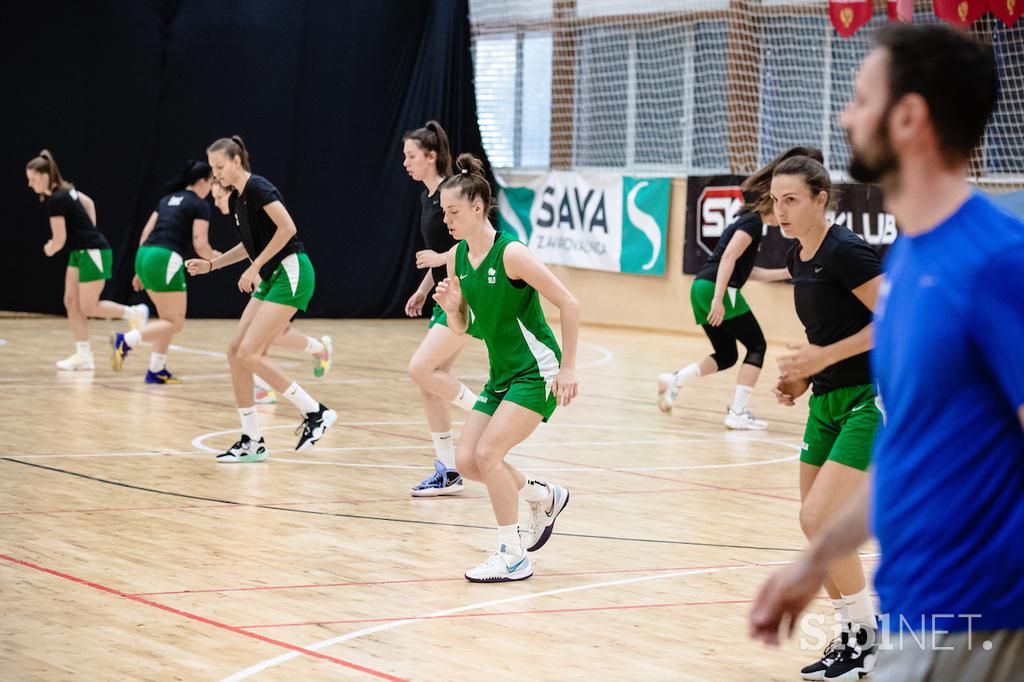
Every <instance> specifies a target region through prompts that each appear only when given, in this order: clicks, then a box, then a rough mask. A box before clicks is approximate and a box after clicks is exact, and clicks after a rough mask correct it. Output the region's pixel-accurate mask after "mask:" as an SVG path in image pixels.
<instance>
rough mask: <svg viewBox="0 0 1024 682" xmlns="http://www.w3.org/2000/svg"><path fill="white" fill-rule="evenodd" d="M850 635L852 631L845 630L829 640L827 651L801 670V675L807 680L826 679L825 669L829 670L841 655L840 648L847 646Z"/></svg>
mask: <svg viewBox="0 0 1024 682" xmlns="http://www.w3.org/2000/svg"><path fill="white" fill-rule="evenodd" d="M849 637H850V633H849V632H847V631H845V630H844V631H843V632H842V633H841V634H840V635H839V637H836V638H835V639H833V640H832V641H831V642H829V643H828V646H827V647H825V651H823V652H822V653H821V658H819V659H818V660H817V661H815V662H814V663H811V664H810V665H809V666H806V667H805V668H804V669H803V670H801V671H800V677H801V678H803V679H805V680H823V679H825V671H827V670H828V669H829V668H830V667H831V666H832V664H833V663H834V662H835V660H836V658H837V657H838V656H839V650H840V649H842V648H843V647H845V646H846V642H847V640H848V639H849Z"/></svg>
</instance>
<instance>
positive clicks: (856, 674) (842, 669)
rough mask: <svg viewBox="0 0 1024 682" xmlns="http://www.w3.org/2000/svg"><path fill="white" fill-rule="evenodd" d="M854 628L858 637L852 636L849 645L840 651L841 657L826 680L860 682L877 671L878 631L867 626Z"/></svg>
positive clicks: (827, 671) (829, 668)
mask: <svg viewBox="0 0 1024 682" xmlns="http://www.w3.org/2000/svg"><path fill="white" fill-rule="evenodd" d="M854 627H855V628H856V633H857V636H856V637H853V636H851V637H850V641H849V642H848V643H847V645H846V646H844V647H843V648H842V649H840V650H839V655H838V656H836V659H835V660H834V661H832V665H830V666H829V667H828V670H826V671H825V679H826V680H859V679H860V678H862V677H864V676H865V675H867V674H868V673H870V672H871V671H872V670H874V669H875V660H876V659H877V658H878V643H877V642H878V631H877V630H876V629H875V628H873V627H868V626H865V625H855V626H854ZM852 634H853V633H851V635H852Z"/></svg>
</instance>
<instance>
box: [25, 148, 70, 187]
mask: <svg viewBox="0 0 1024 682" xmlns="http://www.w3.org/2000/svg"><path fill="white" fill-rule="evenodd" d="M25 169H26V170H30V171H35V172H36V173H45V174H46V175H48V176H50V189H51V190H53V189H55V188H57V187H59V188H61V189H74V187H75V186H74V185H72V184H71V183H70V182H68V181H67V180H65V179H64V178H63V177H62V176H61V174H60V168H58V167H57V160H56V159H54V158H53V154H52V153H51V152H50V150H49V149H44V150H42V151H41V152H39V155H38V156H36V157H34V158H33V159H32V160H31V161H29V162H28V163H27V164H25Z"/></svg>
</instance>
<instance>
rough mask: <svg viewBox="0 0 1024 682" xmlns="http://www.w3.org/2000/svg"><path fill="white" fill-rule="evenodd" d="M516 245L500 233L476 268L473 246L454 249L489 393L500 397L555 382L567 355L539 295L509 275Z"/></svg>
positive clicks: (462, 245)
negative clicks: (521, 383) (520, 384)
mask: <svg viewBox="0 0 1024 682" xmlns="http://www.w3.org/2000/svg"><path fill="white" fill-rule="evenodd" d="M515 241H516V239H515V238H514V237H512V236H510V235H508V234H506V233H504V232H498V233H497V236H496V238H495V240H494V246H492V247H491V250H490V251H488V252H487V255H486V256H485V257H484V259H483V261H481V263H480V264H479V265H478V266H477V267H476V268H474V267H473V266H472V265H471V264H470V262H469V246H468V245H467V244H466V242H464V241H463V242H459V245H458V246H457V247H456V249H455V274H456V275H458V277H459V284H460V285H461V286H462V296H463V298H464V299H465V300H466V304H467V306H468V308H469V311H468V313H467V314H468V316H469V320H470V323H471V324H473V325H475V328H474V331H475V332H477V333H478V334H479V335H480V337H481V338H482V339H483V341H484V343H485V344H486V345H487V354H488V355H489V357H490V364H491V367H490V382H489V384H490V387H491V389H492V390H494V391H496V392H498V393H501V392H503V391H505V390H507V389H508V387H509V385H511V384H512V382H514V381H517V380H537V379H540V380H543V381H544V382H545V383H547V382H550V381H552V380H553V379H554V378H555V376H557V375H558V370H559V364H560V363H561V361H562V351H561V349H560V348H559V347H558V342H557V341H556V340H555V335H554V334H552V333H551V327H549V326H548V323H547V321H546V320H545V319H544V311H543V310H542V309H541V307H540V297H539V295H538V294H537V290H536V289H534V288H533V287H531V286H530V285H529V284H527V283H526V282H524V281H522V280H515V281H513V280H510V279H509V278H508V276H507V275H506V274H505V249H506V248H507V247H508V245H509V244H511V243H513V242H515Z"/></svg>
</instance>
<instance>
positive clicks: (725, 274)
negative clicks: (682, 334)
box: [708, 230, 754, 327]
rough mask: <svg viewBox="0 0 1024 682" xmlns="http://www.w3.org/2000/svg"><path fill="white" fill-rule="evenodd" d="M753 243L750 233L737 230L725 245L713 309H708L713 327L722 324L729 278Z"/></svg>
mask: <svg viewBox="0 0 1024 682" xmlns="http://www.w3.org/2000/svg"><path fill="white" fill-rule="evenodd" d="M753 243H754V240H753V239H752V238H751V237H750V235H749V234H747V233H746V232H743V231H742V230H736V231H735V232H733V233H732V239H730V240H729V245H728V246H726V247H725V252H724V253H723V254H722V260H720V261H719V263H718V275H717V276H716V277H715V293H714V295H713V296H712V297H711V310H710V311H708V324H710V325H711V326H712V327H717V326H718V325H720V324H722V320H724V319H725V306H724V305H722V297H723V296H725V290H726V289H727V288H728V287H729V280H730V279H731V278H732V273H733V271H734V270H735V269H736V261H737V260H739V258H740V256H742V255H743V252H744V251H746V250H747V247H749V246H750V245H751V244H753Z"/></svg>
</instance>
